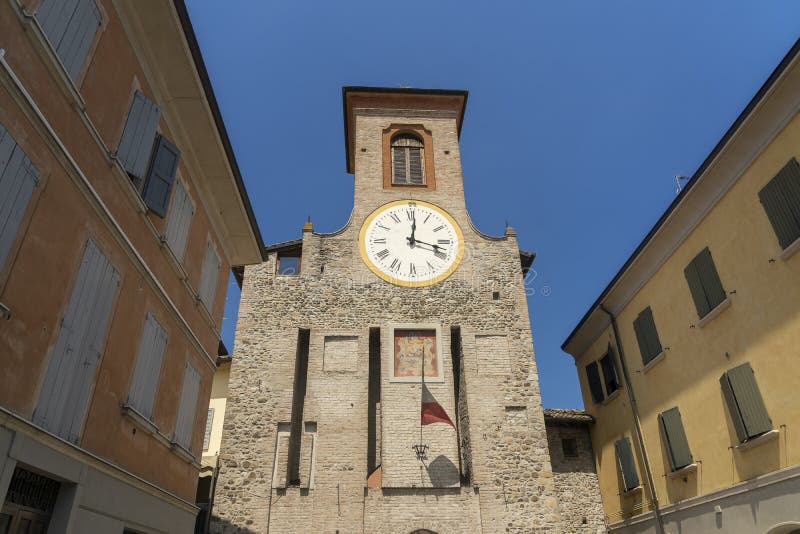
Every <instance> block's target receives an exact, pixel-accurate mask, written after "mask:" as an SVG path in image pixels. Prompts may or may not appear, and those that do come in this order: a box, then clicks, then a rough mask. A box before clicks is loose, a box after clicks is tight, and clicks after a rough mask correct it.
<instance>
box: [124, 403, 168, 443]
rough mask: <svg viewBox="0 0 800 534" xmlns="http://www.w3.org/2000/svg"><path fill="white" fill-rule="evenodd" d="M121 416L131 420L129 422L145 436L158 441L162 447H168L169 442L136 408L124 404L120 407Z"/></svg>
mask: <svg viewBox="0 0 800 534" xmlns="http://www.w3.org/2000/svg"><path fill="white" fill-rule="evenodd" d="M122 415H123V416H125V417H127V418H128V419H130V420H131V422H132V423H133V424H134V425H135V426H136V427H138V428H139V430H142V431H143V432H146V433H147V434H149V435H151V436H153V437H154V438H156V439H157V440H158V441H160V442H161V443H162V445H166V446H168V447H169V440H168V439H167V437H166V436H165V435H164V434H162V433H161V431H160V430H159V429H158V427H157V426H156V425H155V423H153V422H152V421H151V420H150V419H148V418H147V417H145V416H144V415H142V414H141V413H139V411H138V410H136V408H134V407H133V406H131V405H130V404H124V405H123V406H122Z"/></svg>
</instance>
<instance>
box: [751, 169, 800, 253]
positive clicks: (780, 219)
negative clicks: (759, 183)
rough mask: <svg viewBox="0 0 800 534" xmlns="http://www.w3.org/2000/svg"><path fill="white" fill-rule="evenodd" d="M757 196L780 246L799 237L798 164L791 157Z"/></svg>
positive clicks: (782, 246)
mask: <svg viewBox="0 0 800 534" xmlns="http://www.w3.org/2000/svg"><path fill="white" fill-rule="evenodd" d="M758 198H759V200H761V204H762V205H763V206H764V211H766V212H767V217H768V218H769V222H770V223H771V224H772V228H773V230H775V235H777V236H778V242H779V243H780V245H781V248H786V247H788V246H789V245H791V244H792V243H794V242H795V241H796V240H797V239H798V238H800V164H798V163H797V160H796V159H794V158H792V159H791V160H790V161H789V163H787V164H786V165H785V166H784V167H783V169H781V171H780V172H779V173H778V174H777V175H776V176H775V178H773V179H772V180H770V182H769V183H768V184H767V185H765V186H764V188H763V189H762V190H761V191H759V193H758Z"/></svg>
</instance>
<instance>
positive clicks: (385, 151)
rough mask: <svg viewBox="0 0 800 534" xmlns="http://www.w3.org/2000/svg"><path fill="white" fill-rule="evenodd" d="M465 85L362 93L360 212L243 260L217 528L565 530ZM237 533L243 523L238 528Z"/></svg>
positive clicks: (348, 133) (518, 254)
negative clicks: (475, 211)
mask: <svg viewBox="0 0 800 534" xmlns="http://www.w3.org/2000/svg"><path fill="white" fill-rule="evenodd" d="M466 102H467V92H466V91H449V90H422V89H387V88H371V87H346V88H344V90H343V105H344V132H345V150H346V161H347V170H348V172H350V173H352V174H354V176H355V197H354V205H353V209H352V214H351V217H350V220H349V221H348V223H347V224H346V225H345V227H344V228H342V229H340V230H338V231H336V232H333V233H319V232H316V231H314V228H313V226H312V225H311V224H307V225H306V226H304V227H303V231H302V237H301V238H299V239H297V240H295V241H291V242H288V243H280V244H276V245H273V246H271V247H268V252H269V255H268V260H267V261H266V262H265V263H263V264H261V265H258V266H253V267H247V268H246V271H245V275H244V285H243V289H242V299H241V307H240V312H239V323H238V326H237V332H236V340H235V346H234V356H233V364H232V368H231V379H230V385H229V391H230V394H229V401H228V408H227V413H226V425H225V431H224V435H223V443H222V452H221V472H220V478H219V482H218V485H217V488H218V490H217V497H216V505H215V515H217V516H218V517H217V518H216V519H215V523H214V524H215V528H216V529H217V531H218V532H227V531H234V530H235V528H236V527H247V528H250V529H254V530H255V531H257V532H266V531H271V532H411V531H414V530H416V529H427V530H429V531H434V532H465V533H475V532H506V531H512V532H523V531H524V532H527V531H533V530H540V529H541V530H554V531H559V530H560V528H561V519H560V516H559V508H558V503H557V502H556V497H555V495H556V494H555V489H554V485H553V477H552V470H551V465H550V458H549V452H548V448H547V438H546V434H545V426H544V418H543V413H542V407H541V400H540V396H539V386H538V376H537V372H536V362H535V358H534V354H533V346H532V336H531V331H530V325H529V319H528V308H527V301H526V295H525V287H524V276H525V274H526V273H527V270H528V268H529V267H530V265H531V263H532V261H533V258H534V255H533V254H532V253H528V252H525V251H521V250H520V249H519V248H518V245H517V240H516V234H515V232H514V231H513V229H511V228H508V229H507V231H506V233H505V234H504V235H502V236H497V237H490V236H486V235H484V234H482V233H480V232H479V231H478V230H476V229H475V228H474V227H473V226H472V223H471V221H470V219H469V215H468V213H467V210H466V204H465V200H464V187H463V179H462V174H461V160H460V151H459V135H460V132H461V126H462V123H463V120H464V111H465V106H466ZM226 529H229V530H226Z"/></svg>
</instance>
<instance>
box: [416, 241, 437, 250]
mask: <svg viewBox="0 0 800 534" xmlns="http://www.w3.org/2000/svg"><path fill="white" fill-rule="evenodd" d="M415 242H416V243H419V244H421V245H428V246H429V247H433V250H434V251H436V250H439V249H440V248H442V247H440V246H439V245H434V244H433V243H426V242H425V241H420V240H419V239H417V240H415Z"/></svg>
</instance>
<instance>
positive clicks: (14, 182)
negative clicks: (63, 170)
mask: <svg viewBox="0 0 800 534" xmlns="http://www.w3.org/2000/svg"><path fill="white" fill-rule="evenodd" d="M38 183H39V170H38V169H37V168H36V167H35V166H34V165H33V163H31V160H30V159H28V156H27V155H25V152H23V151H22V148H21V147H20V146H19V145H17V143H16V142H15V141H14V139H13V138H12V137H11V134H10V133H8V131H7V130H6V129H5V127H3V125H2V124H0V270H2V269H3V267H4V266H5V264H6V260H8V254H9V252H11V246H12V245H13V244H14V241H15V240H16V238H17V234H18V233H19V227H20V224H22V219H23V217H24V216H25V210H26V208H27V207H28V203H29V202H30V199H31V195H32V194H33V188H34V187H36V185H37V184H38Z"/></svg>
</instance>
